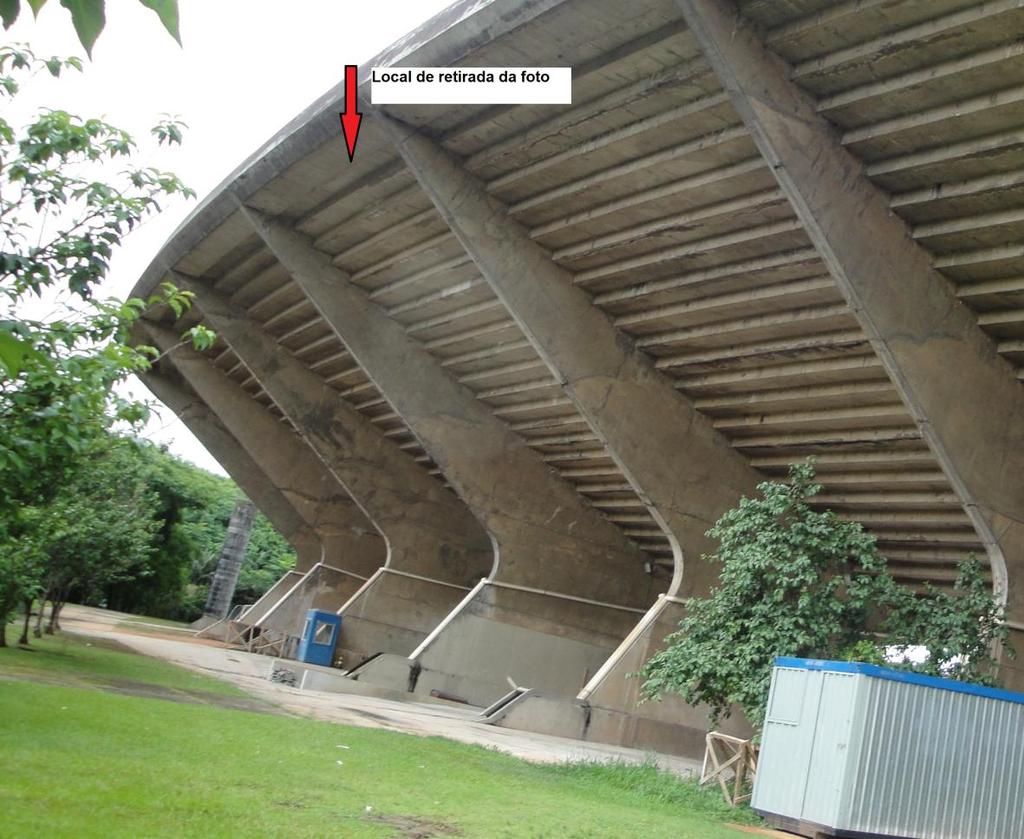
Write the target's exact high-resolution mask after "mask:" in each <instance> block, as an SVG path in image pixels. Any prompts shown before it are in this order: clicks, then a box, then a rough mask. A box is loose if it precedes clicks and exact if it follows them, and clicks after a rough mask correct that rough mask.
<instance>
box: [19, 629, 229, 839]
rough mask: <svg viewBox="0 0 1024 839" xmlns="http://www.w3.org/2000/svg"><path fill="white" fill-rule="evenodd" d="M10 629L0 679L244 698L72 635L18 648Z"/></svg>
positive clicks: (163, 665)
mask: <svg viewBox="0 0 1024 839" xmlns="http://www.w3.org/2000/svg"><path fill="white" fill-rule="evenodd" d="M15 628H16V627H15V626H14V624H11V625H10V626H8V627H7V640H8V643H9V644H11V646H9V647H5V648H0V676H2V675H4V674H7V675H11V676H20V677H29V678H31V677H34V676H37V677H40V678H41V679H47V680H49V679H53V678H58V679H61V680H64V681H67V682H71V683H75V682H78V683H81V684H84V685H90V684H92V685H100V686H102V685H106V684H118V683H123V682H139V683H142V684H147V685H155V686H157V687H161V688H171V689H174V690H181V691H186V692H197V693H214V694H220V695H223V696H245V693H244V692H243V691H242V690H240V689H238V688H236V687H235V686H234V685H231V684H228V683H227V682H223V681H221V680H220V679H212V678H209V677H207V676H202V675H200V674H198V673H193V672H191V671H190V670H185V669H184V668H181V667H175V666H173V665H170V664H167V663H166V662H163V661H158V660H157V659H155V658H147V657H146V656H142V655H135V654H133V653H130V652H122V651H120V650H118V649H112V648H109V647H105V646H101V645H100V644H98V643H96V642H91V641H88V640H85V639H83V638H80V637H79V636H76V635H69V634H67V633H58V634H57V635H44V636H43V637H42V638H33V639H32V642H31V644H30V645H29V646H28V648H27V649H25V648H19V647H18V646H17V644H14V643H12V641H17V639H18V634H19V633H20V627H18V628H17V629H18V632H15V631H14V630H15ZM0 835H2V834H0Z"/></svg>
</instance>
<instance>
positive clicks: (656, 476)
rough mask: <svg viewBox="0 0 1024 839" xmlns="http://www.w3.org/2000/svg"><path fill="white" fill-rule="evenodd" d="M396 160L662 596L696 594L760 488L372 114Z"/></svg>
mask: <svg viewBox="0 0 1024 839" xmlns="http://www.w3.org/2000/svg"><path fill="white" fill-rule="evenodd" d="M373 113H374V119H375V120H377V121H378V122H379V123H380V124H381V125H383V127H384V129H385V132H386V134H387V135H388V136H389V137H390V139H391V140H392V142H393V143H394V145H395V149H396V150H397V151H398V153H399V154H400V155H401V157H402V159H403V160H404V161H405V164H406V166H408V168H409V170H410V171H411V172H412V173H413V175H414V176H415V177H416V179H417V180H418V181H419V183H420V186H421V187H422V188H423V190H424V192H426V194H427V195H428V196H429V197H430V200H431V201H433V203H434V206H435V207H436V208H437V210H438V212H439V213H440V214H441V216H442V218H444V220H445V221H446V222H447V224H448V226H449V227H450V228H451V230H452V232H453V233H454V234H455V236H456V237H457V238H458V240H459V241H460V242H461V243H462V246H463V247H464V248H465V250H466V253H467V254H469V256H470V257H471V258H472V259H473V261H474V263H476V266H477V268H479V269H480V273H481V274H483V276H484V278H485V279H486V280H487V282H488V283H489V284H490V285H491V287H492V288H493V289H494V291H495V293H496V294H497V295H498V298H499V299H500V300H501V302H502V303H503V304H504V305H505V307H506V309H508V312H509V314H510V315H511V316H512V317H513V318H514V319H515V321H516V323H517V324H518V325H519V326H520V328H521V329H522V330H523V333H524V334H525V335H526V336H527V337H528V338H529V340H530V343H531V344H532V345H533V347H534V349H536V350H537V353H538V354H539V355H540V357H541V358H542V359H544V362H545V363H546V364H547V366H548V368H549V369H550V370H551V372H552V374H553V375H554V376H555V378H556V379H557V380H558V382H559V384H560V385H561V386H562V388H563V390H564V391H565V393H566V395H567V396H568V397H569V398H570V399H571V400H572V402H573V404H574V405H575V406H576V408H577V409H578V410H579V412H580V413H581V414H582V415H583V417H584V418H585V419H586V420H587V423H588V424H589V425H590V427H591V428H592V429H593V431H594V433H595V434H596V435H597V436H598V437H599V438H600V439H601V440H602V442H604V443H605V445H606V446H607V449H608V452H609V454H610V455H611V456H612V458H613V459H614V460H615V462H616V463H617V464H618V466H619V468H620V469H621V470H622V472H623V474H624V475H625V476H626V478H627V480H628V481H629V482H630V484H631V485H632V486H633V488H634V489H635V490H636V491H637V493H638V495H639V496H640V497H641V498H642V499H643V501H644V503H645V504H646V505H647V509H648V510H649V511H650V513H651V515H652V516H653V517H654V519H655V521H657V522H658V523H659V524H660V525H661V527H662V529H663V530H664V531H665V533H666V534H667V535H668V536H669V539H670V540H671V542H672V545H673V549H674V553H675V574H674V576H673V581H672V585H671V587H670V589H669V592H668V593H669V595H675V594H677V593H679V592H681V593H682V594H684V595H685V596H693V595H700V594H705V593H707V591H708V590H710V588H711V586H712V585H714V583H715V581H716V580H717V578H718V571H717V568H715V566H713V565H711V564H709V563H707V562H702V561H701V559H700V557H701V555H702V554H705V553H711V552H713V550H714V545H713V543H712V542H711V540H709V539H708V538H707V537H706V536H705V533H706V532H707V530H708V529H709V528H710V527H711V526H712V525H713V524H714V523H715V522H716V521H717V520H718V518H719V517H720V516H721V515H722V514H723V513H724V512H725V511H726V510H729V509H730V508H732V507H734V506H736V504H737V503H738V502H739V500H740V498H741V497H742V496H743V495H745V494H746V495H752V494H753V493H754V491H755V489H756V486H757V483H758V481H759V480H761V476H760V475H759V474H758V473H757V471H756V470H755V469H753V468H752V467H751V466H750V464H749V463H747V461H746V459H745V458H744V457H743V456H742V455H741V454H740V453H739V452H737V451H736V450H735V449H734V448H733V447H732V446H731V445H730V444H729V441H728V440H727V439H726V438H725V437H724V436H723V435H722V434H721V433H720V432H719V431H716V430H715V429H714V428H713V427H712V425H711V422H710V421H709V420H708V419H707V417H705V416H704V415H703V414H700V413H698V412H697V409H696V408H695V407H694V405H693V402H692V400H690V399H689V397H687V396H685V395H684V394H682V393H680V392H679V391H677V390H676V389H675V388H674V387H673V385H672V383H671V382H670V381H669V380H668V378H667V377H666V376H665V375H664V374H663V373H661V372H660V371H658V370H655V369H654V365H653V364H652V363H651V361H650V359H649V358H648V357H647V356H646V355H644V354H643V353H641V352H640V351H639V350H637V349H636V348H635V347H634V346H633V342H632V341H631V340H630V339H629V337H628V336H626V335H624V334H623V333H622V332H620V331H619V330H617V329H616V328H615V327H614V326H613V325H612V323H611V321H610V320H609V319H608V318H607V317H606V316H605V315H604V313H603V312H601V311H600V310H599V309H597V308H596V307H595V306H594V305H593V304H592V303H591V302H590V298H589V296H588V295H587V294H586V292H584V291H583V290H582V289H581V288H579V287H578V286H576V285H574V283H573V275H572V273H571V272H569V271H567V270H566V269H564V268H562V267H560V266H559V265H557V264H556V263H555V262H553V261H552V259H551V257H550V255H549V254H548V253H547V251H545V250H544V249H543V248H541V247H540V246H539V245H538V244H537V243H536V242H534V241H533V240H532V239H531V238H530V236H529V233H528V232H527V231H526V229H525V228H524V227H523V226H522V225H521V224H519V223H518V222H517V221H516V220H515V219H513V218H512V217H511V215H509V213H508V209H507V208H506V207H505V206H504V205H503V204H502V203H501V202H500V201H498V200H497V199H496V198H494V197H493V196H491V195H489V194H488V193H487V190H486V188H485V187H484V185H483V184H482V183H480V181H478V180H477V179H476V178H474V177H473V176H472V175H471V174H469V173H468V172H467V171H466V170H465V169H464V168H463V166H462V164H461V162H460V161H458V160H456V159H455V158H454V157H452V156H451V155H450V154H448V152H446V151H445V150H444V149H442V148H441V147H440V146H438V145H436V144H435V143H433V142H432V141H430V140H428V139H427V138H426V137H424V136H423V135H421V134H419V133H417V132H416V131H415V130H413V129H411V128H410V127H408V126H406V125H403V124H402V123H399V122H397V121H395V120H394V119H392V118H390V117H388V116H386V115H384V114H383V113H381V112H380V111H374V112H373Z"/></svg>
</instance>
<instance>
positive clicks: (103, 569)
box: [19, 436, 160, 631]
mask: <svg viewBox="0 0 1024 839" xmlns="http://www.w3.org/2000/svg"><path fill="white" fill-rule="evenodd" d="M136 445H137V444H136V443H135V442H134V441H133V440H131V439H127V438H122V437H115V436H110V437H106V438H100V439H99V440H98V441H97V442H96V443H95V444H94V446H93V447H92V448H91V450H90V451H89V452H88V453H86V455H85V456H84V458H83V464H82V467H83V468H81V469H79V470H77V471H76V472H75V474H74V476H73V478H72V480H70V481H69V482H68V483H67V484H65V485H64V486H62V487H61V488H60V490H59V491H58V492H57V494H56V495H55V496H54V497H53V498H52V499H51V500H50V501H49V502H48V503H47V504H46V505H45V506H43V507H40V508H37V509H36V510H35V511H33V513H32V515H31V518H32V525H33V526H32V528H31V529H30V530H26V532H25V533H24V534H23V535H22V537H21V539H20V540H19V543H20V544H21V545H26V544H27V545H31V546H32V548H31V549H32V550H34V552H35V553H36V554H37V555H38V556H40V557H43V558H44V562H43V580H42V582H43V590H44V592H45V595H44V599H49V600H50V602H51V604H52V607H51V612H50V625H49V628H48V631H52V630H53V629H54V628H56V627H58V626H59V620H60V611H61V608H62V607H63V605H64V604H65V603H66V602H67V601H68V599H69V598H70V597H71V596H72V595H73V594H74V595H76V596H77V599H79V600H82V601H86V602H87V601H89V600H91V599H94V598H95V597H96V596H97V595H99V594H100V593H101V592H102V591H103V590H104V589H105V588H106V587H107V586H108V585H110V584H112V583H114V582H117V581H120V580H124V579H137V578H140V577H144V576H145V575H146V561H147V559H148V558H149V556H150V555H151V554H152V552H153V550H154V546H153V541H154V536H155V534H156V533H157V532H158V531H159V529H160V522H159V521H158V520H157V518H156V513H157V509H158V500H157V497H156V494H155V493H153V492H152V490H151V489H150V488H149V486H148V484H147V481H146V476H145V474H144V473H142V472H140V471H139V470H137V469H135V468H134V465H135V463H137V457H136V453H135V451H134V449H135V448H136Z"/></svg>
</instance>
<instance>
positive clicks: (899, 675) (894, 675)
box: [775, 656, 1024, 705]
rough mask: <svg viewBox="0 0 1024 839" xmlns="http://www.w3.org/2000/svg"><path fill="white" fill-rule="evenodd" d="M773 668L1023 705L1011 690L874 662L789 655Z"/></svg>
mask: <svg viewBox="0 0 1024 839" xmlns="http://www.w3.org/2000/svg"><path fill="white" fill-rule="evenodd" d="M775 666H776V667H793V668H796V669H798V670H827V671H829V672H831V673H860V674H862V675H864V676H870V677H871V678H873V679H886V680H888V681H890V682H906V683H907V684H910V685H920V686H921V687H928V688H937V689H938V690H949V691H953V692H954V693H968V694H971V695H972V696H983V697H985V698H986V699H1000V700H1002V701H1003V702H1016V703H1017V704H1019V705H1024V693H1014V692H1013V691H1010V690H1003V689H1002V688H990V687H984V686H982V685H972V684H969V683H967V682H958V681H956V680H955V679H941V678H939V677H938V676H925V675H923V674H921V673H911V672H908V671H906V670H893V669H891V668H889V667H879V666H878V665H877V664H863V663H861V662H859V661H824V660H822V659H818V658H789V657H788V656H776V658H775Z"/></svg>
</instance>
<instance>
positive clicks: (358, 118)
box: [338, 64, 363, 163]
mask: <svg viewBox="0 0 1024 839" xmlns="http://www.w3.org/2000/svg"><path fill="white" fill-rule="evenodd" d="M357 69H358V68H357V67H356V65H355V64H346V65H345V110H344V111H343V112H342V113H340V114H338V116H340V117H341V133H342V134H344V135H345V145H346V146H348V160H349V163H351V162H352V158H353V157H355V153H356V139H357V138H358V137H359V123H361V122H362V121H363V114H362V112H361V111H359V110H358V107H359V104H358V102H357V101H356V70H357Z"/></svg>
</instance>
